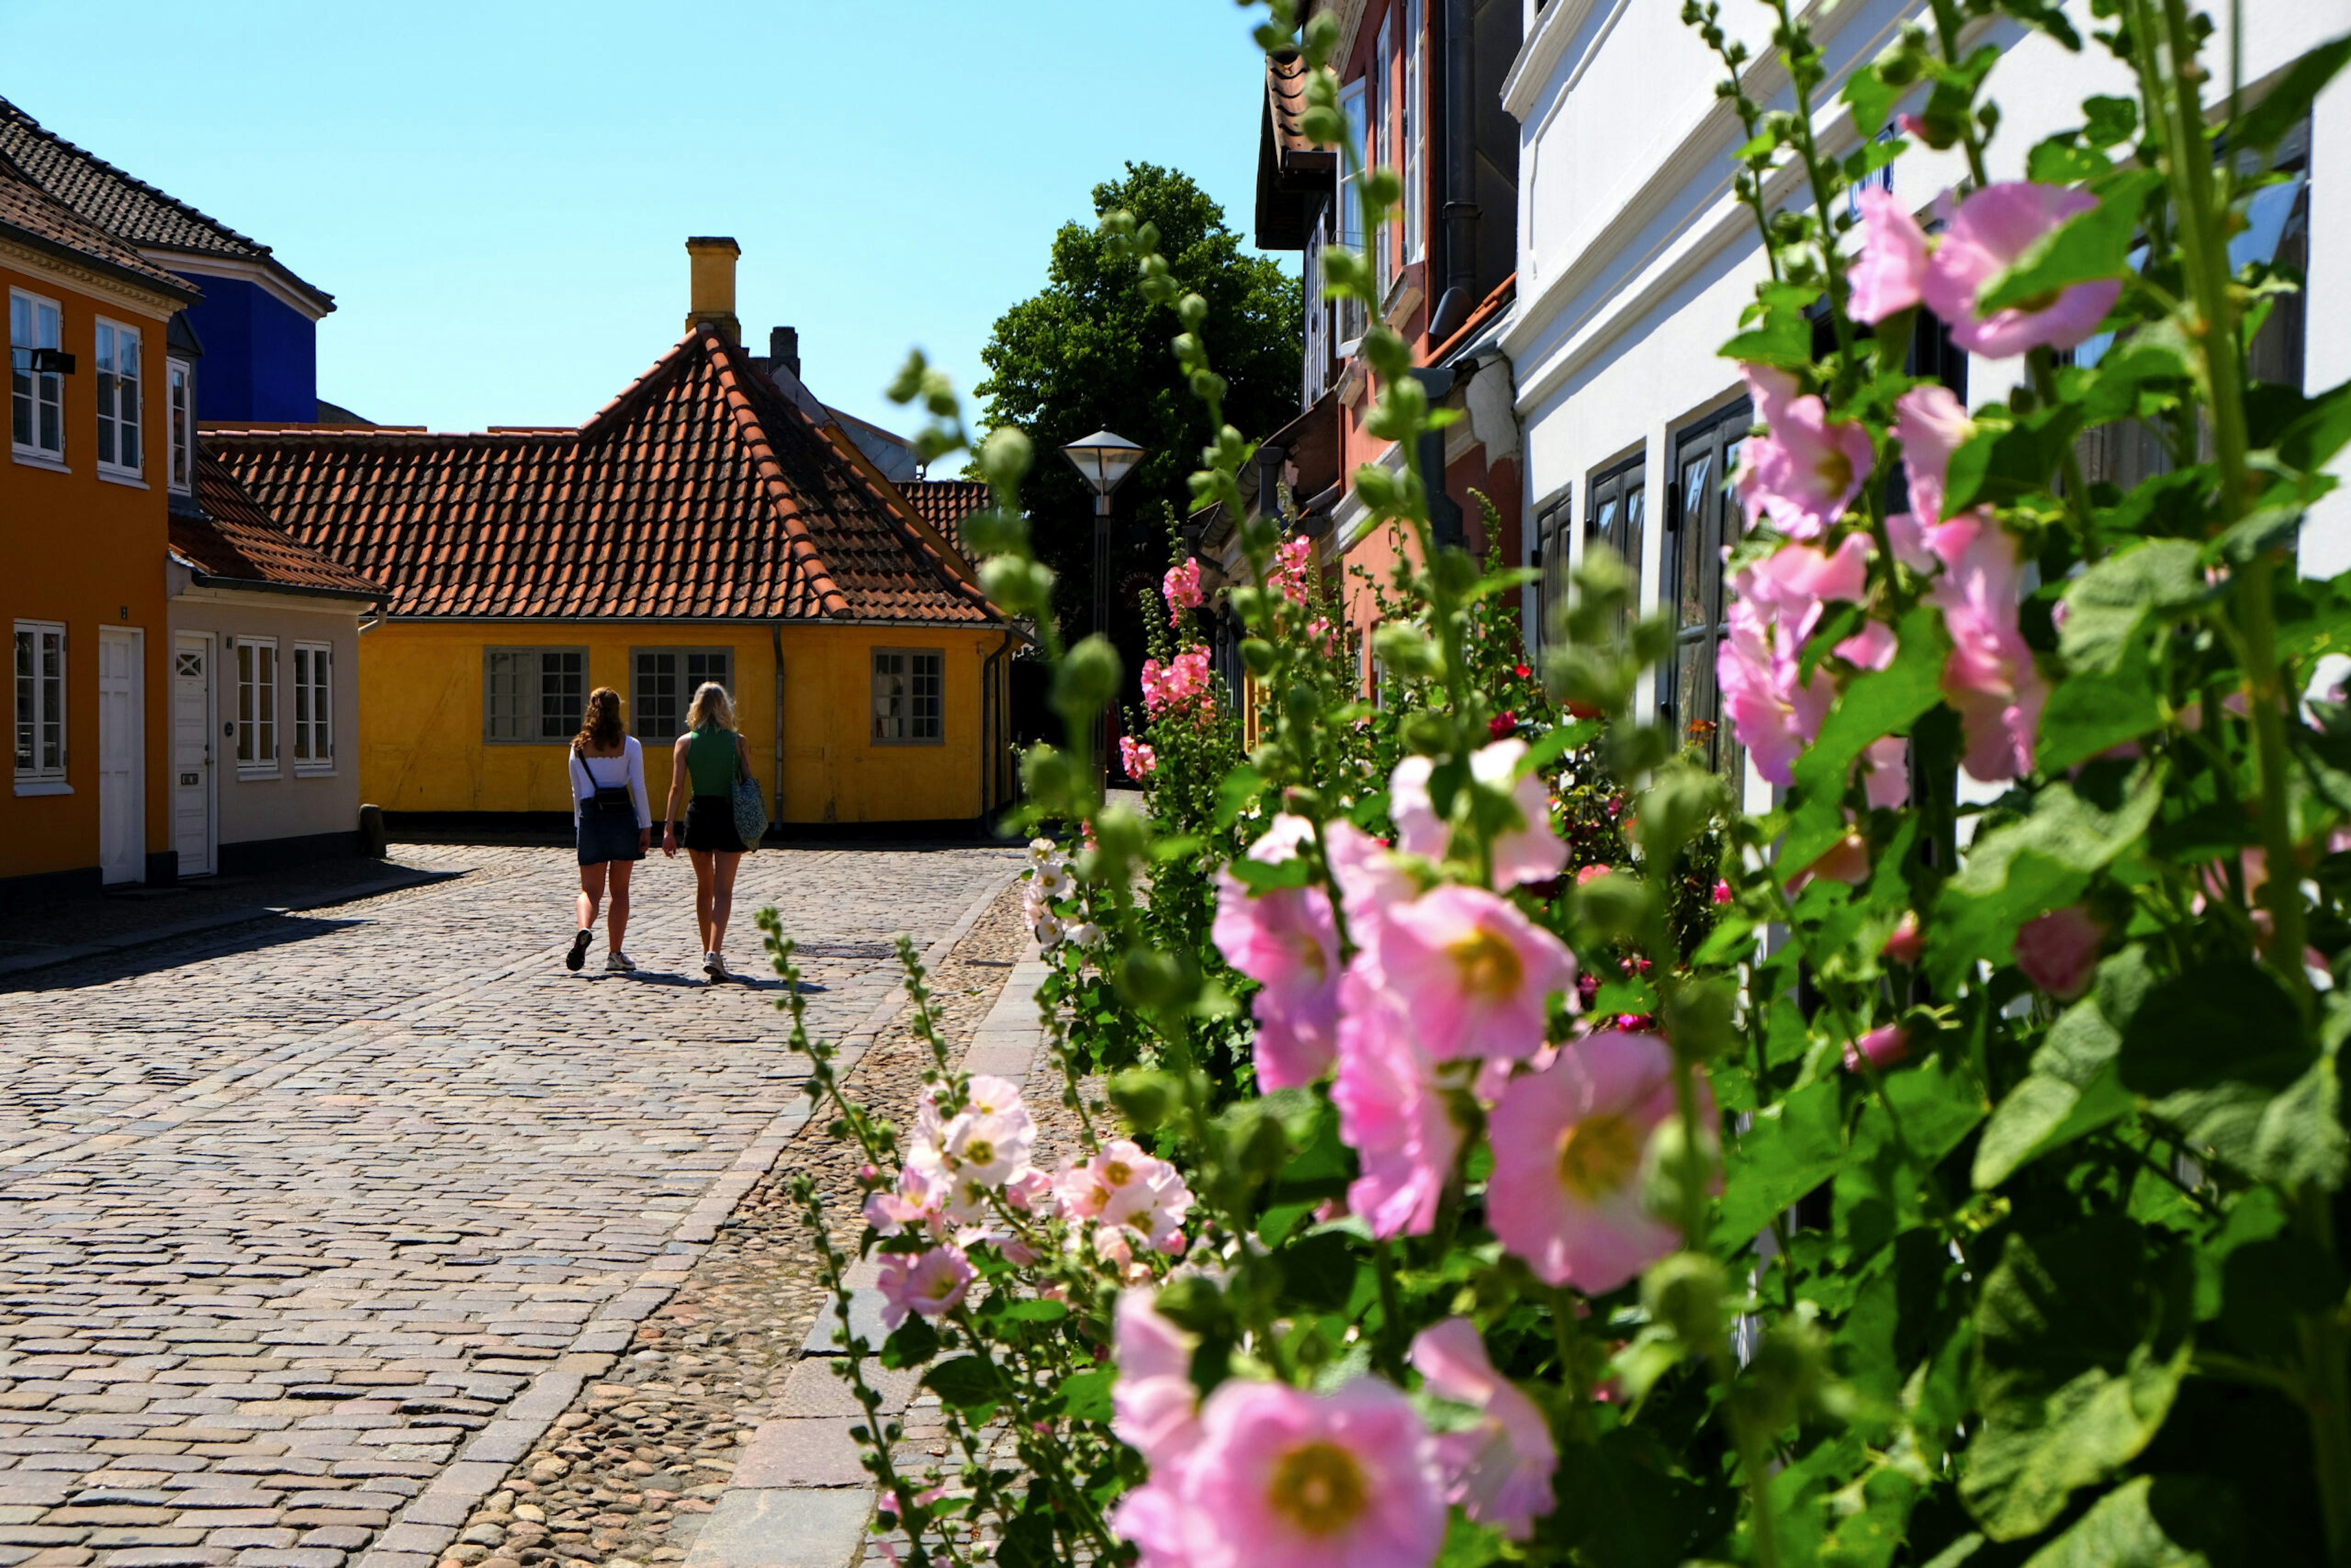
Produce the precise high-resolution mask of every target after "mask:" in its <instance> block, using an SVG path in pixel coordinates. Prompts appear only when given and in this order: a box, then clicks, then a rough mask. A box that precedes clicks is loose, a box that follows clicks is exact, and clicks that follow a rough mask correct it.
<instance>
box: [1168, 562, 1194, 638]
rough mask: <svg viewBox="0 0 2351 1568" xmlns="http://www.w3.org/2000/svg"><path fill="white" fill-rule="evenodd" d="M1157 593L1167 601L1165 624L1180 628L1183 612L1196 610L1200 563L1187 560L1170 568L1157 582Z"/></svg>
mask: <svg viewBox="0 0 2351 1568" xmlns="http://www.w3.org/2000/svg"><path fill="white" fill-rule="evenodd" d="M1159 591H1160V592H1161V593H1162V594H1163V595H1164V596H1165V598H1166V600H1167V624H1168V625H1170V626H1174V627H1177V628H1179V629H1180V628H1181V627H1182V626H1183V624H1184V612H1186V610H1197V609H1198V608H1200V604H1201V602H1202V601H1201V596H1200V563H1199V562H1198V561H1197V560H1187V561H1186V562H1185V563H1184V564H1183V565H1181V566H1171V567H1169V568H1168V569H1167V575H1166V576H1165V577H1164V578H1162V579H1160V580H1159Z"/></svg>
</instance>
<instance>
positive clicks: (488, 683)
mask: <svg viewBox="0 0 2351 1568" xmlns="http://www.w3.org/2000/svg"><path fill="white" fill-rule="evenodd" d="M567 653H569V654H575V655H577V656H578V658H579V660H580V668H579V669H578V670H577V671H576V672H574V671H569V670H566V671H560V672H558V675H559V678H560V677H563V676H569V675H571V674H577V675H578V676H579V681H580V690H579V693H578V695H576V697H569V698H566V700H565V701H563V702H562V703H561V704H559V706H558V707H557V708H556V709H554V710H552V711H550V710H549V707H548V706H547V675H548V670H547V660H548V658H549V655H562V654H567ZM500 664H504V665H505V666H506V668H505V670H504V672H503V674H505V675H506V677H507V679H508V680H509V681H510V682H511V683H512V686H513V689H512V691H511V692H510V693H509V694H508V695H509V696H510V698H511V700H512V703H513V708H514V711H513V713H512V714H511V715H510V717H511V719H512V722H513V726H514V729H513V733H510V734H504V735H502V734H499V733H498V721H499V719H500V714H499V711H498V703H499V690H498V679H499V676H500V674H501V671H500V668H499V666H500ZM589 690H590V688H589V685H588V650H587V649H586V648H584V647H580V646H578V645H576V644H563V645H557V644H542V643H516V644H508V643H489V644H486V645H485V646H484V647H483V649H482V743H483V744H484V745H486V746H569V744H570V743H571V737H573V736H575V735H577V734H579V733H580V715H581V714H583V713H584V712H586V711H587V707H588V692H589Z"/></svg>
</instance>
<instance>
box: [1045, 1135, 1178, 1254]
mask: <svg viewBox="0 0 2351 1568" xmlns="http://www.w3.org/2000/svg"><path fill="white" fill-rule="evenodd" d="M1053 1196H1054V1200H1055V1202H1056V1203H1057V1204H1058V1206H1059V1207H1060V1210H1061V1213H1062V1214H1063V1215H1066V1216H1068V1217H1069V1218H1072V1219H1099V1220H1100V1221H1102V1224H1103V1225H1104V1226H1106V1227H1123V1228H1126V1229H1129V1230H1133V1231H1134V1232H1136V1233H1138V1234H1139V1235H1141V1236H1142V1238H1143V1239H1144V1241H1145V1242H1146V1243H1148V1244H1149V1245H1151V1246H1153V1247H1156V1248H1158V1249H1161V1250H1162V1251H1167V1252H1180V1251H1182V1250H1183V1247H1184V1239H1183V1230H1182V1227H1183V1224H1184V1217H1185V1216H1186V1214H1188V1213H1189V1212H1190V1211H1191V1207H1192V1189H1191V1188H1190V1187H1188V1186H1185V1185H1184V1177H1183V1175H1182V1173H1180V1172H1178V1171H1177V1170H1176V1168H1175V1166H1172V1165H1170V1164H1168V1163H1167V1162H1166V1161H1165V1160H1163V1159H1160V1158H1158V1157H1156V1156H1155V1155H1147V1154H1144V1152H1143V1149H1142V1148H1141V1146H1140V1145H1137V1144H1135V1143H1134V1141H1133V1140H1132V1139H1129V1138H1120V1139H1117V1140H1115V1141H1114V1142H1113V1143H1111V1144H1108V1145H1104V1147H1103V1149H1102V1153H1100V1154H1098V1155H1095V1156H1094V1157H1093V1158H1092V1159H1091V1160H1088V1161H1087V1162H1085V1164H1083V1165H1079V1164H1078V1163H1076V1162H1075V1161H1074V1160H1069V1159H1065V1160H1063V1161H1062V1162H1061V1171H1060V1173H1059V1174H1058V1175H1056V1176H1054V1178H1053Z"/></svg>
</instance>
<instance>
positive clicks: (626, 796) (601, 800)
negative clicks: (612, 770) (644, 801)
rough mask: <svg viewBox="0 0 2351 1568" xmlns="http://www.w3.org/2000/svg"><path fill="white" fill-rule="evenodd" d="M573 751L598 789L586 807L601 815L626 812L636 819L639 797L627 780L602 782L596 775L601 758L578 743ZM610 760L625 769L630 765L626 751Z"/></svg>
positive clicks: (581, 766)
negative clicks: (596, 765) (616, 782)
mask: <svg viewBox="0 0 2351 1568" xmlns="http://www.w3.org/2000/svg"><path fill="white" fill-rule="evenodd" d="M572 751H573V753H574V755H576V756H577V757H578V758H580V768H582V769H584V770H585V771H586V773H587V775H588V782H589V783H590V784H592V785H594V786H595V789H596V793H594V794H593V795H591V796H590V797H589V798H588V800H587V801H586V809H587V810H590V811H593V812H595V813H596V814H597V815H598V816H600V817H617V816H621V815H622V814H623V813H625V814H626V815H627V816H628V818H629V820H630V821H636V817H637V799H636V797H635V796H633V795H632V794H630V793H629V787H628V785H627V784H626V783H625V782H623V783H620V784H606V783H603V782H601V780H599V779H597V777H596V768H595V764H596V762H597V761H598V760H599V758H593V757H590V756H589V755H588V754H587V753H586V752H584V751H581V750H580V748H579V747H577V746H576V745H575V746H574V747H572ZM610 760H612V761H615V762H618V763H620V764H621V765H622V768H624V769H625V768H627V766H628V761H629V755H628V753H627V752H625V751H624V752H622V754H621V755H620V756H619V757H616V758H611V759H610Z"/></svg>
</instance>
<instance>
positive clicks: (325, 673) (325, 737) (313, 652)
mask: <svg viewBox="0 0 2351 1568" xmlns="http://www.w3.org/2000/svg"><path fill="white" fill-rule="evenodd" d="M334 770H335V649H334V644H332V643H295V644H294V771H295V773H296V774H297V775H298V776H300V777H308V778H319V777H324V776H326V775H328V774H331V773H333V772H334Z"/></svg>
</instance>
